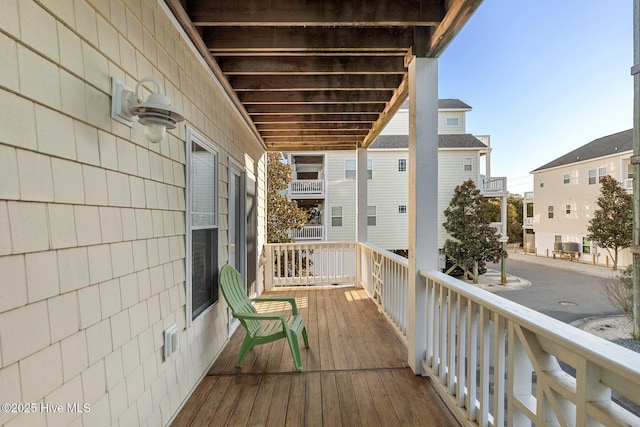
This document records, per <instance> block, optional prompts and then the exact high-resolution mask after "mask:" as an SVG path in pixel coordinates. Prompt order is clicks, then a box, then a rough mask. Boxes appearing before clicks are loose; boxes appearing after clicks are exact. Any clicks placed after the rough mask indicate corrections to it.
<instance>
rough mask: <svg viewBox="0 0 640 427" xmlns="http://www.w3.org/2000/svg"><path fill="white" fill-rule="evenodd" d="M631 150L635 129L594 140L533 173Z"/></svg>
mask: <svg viewBox="0 0 640 427" xmlns="http://www.w3.org/2000/svg"><path fill="white" fill-rule="evenodd" d="M629 150H633V129H629V130H625V131H622V132H618V133H614V134H612V135H607V136H603V137H602V138H598V139H594V140H593V141H591V142H590V143H588V144H585V145H583V146H582V147H579V148H576V149H575V150H573V151H571V152H569V153H567V154H565V155H563V156H560V157H558V158H557V159H555V160H552V161H550V162H549V163H547V164H545V165H543V166H540V167H539V168H537V169H534V170H532V171H531V173H533V172H539V171H542V170H545V169H551V168H555V167H558V166H565V165H570V164H572V163H577V162H583V161H585V160H592V159H597V158H598V157H604V156H610V155H612V154H616V153H620V152H623V151H629Z"/></svg>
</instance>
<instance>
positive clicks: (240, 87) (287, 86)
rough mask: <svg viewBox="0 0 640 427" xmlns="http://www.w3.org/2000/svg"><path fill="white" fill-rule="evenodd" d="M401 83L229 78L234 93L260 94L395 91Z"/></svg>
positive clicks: (356, 78) (348, 77)
mask: <svg viewBox="0 0 640 427" xmlns="http://www.w3.org/2000/svg"><path fill="white" fill-rule="evenodd" d="M401 82H402V75H400V74H331V75H308V74H306V75H300V74H297V75H262V76H259V77H256V76H229V83H230V84H231V86H233V87H234V89H235V90H236V91H237V92H242V91H260V90H269V91H276V90H287V91H288V90H314V89H327V88H331V90H353V89H359V90H373V89H391V90H395V89H396V88H397V87H398V86H399V85H400V83H401Z"/></svg>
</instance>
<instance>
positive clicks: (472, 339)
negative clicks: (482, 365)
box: [465, 300, 478, 421]
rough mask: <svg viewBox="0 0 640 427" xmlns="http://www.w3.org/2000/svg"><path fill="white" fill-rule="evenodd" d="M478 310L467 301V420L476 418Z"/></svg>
mask: <svg viewBox="0 0 640 427" xmlns="http://www.w3.org/2000/svg"><path fill="white" fill-rule="evenodd" d="M477 348H478V310H477V305H476V303H474V302H473V301H471V300H468V302H467V352H468V353H467V354H468V357H467V374H468V376H469V380H468V381H467V398H466V400H465V406H466V408H467V417H468V418H469V421H475V420H476V414H477V411H476V408H477V406H476V397H477V393H476V392H477V385H476V384H477V381H478V373H477V372H478V351H477Z"/></svg>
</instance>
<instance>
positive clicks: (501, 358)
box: [493, 313, 507, 427]
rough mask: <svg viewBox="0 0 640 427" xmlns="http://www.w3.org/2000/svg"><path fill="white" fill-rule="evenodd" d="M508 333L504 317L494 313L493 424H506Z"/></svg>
mask: <svg viewBox="0 0 640 427" xmlns="http://www.w3.org/2000/svg"><path fill="white" fill-rule="evenodd" d="M506 340H507V334H506V329H505V321H504V318H503V317H501V316H500V315H499V314H498V313H493V343H494V345H493V424H494V426H501V427H502V426H504V421H505V420H504V418H505V413H504V396H505V394H504V393H505V379H504V374H505V363H506V361H505V344H506Z"/></svg>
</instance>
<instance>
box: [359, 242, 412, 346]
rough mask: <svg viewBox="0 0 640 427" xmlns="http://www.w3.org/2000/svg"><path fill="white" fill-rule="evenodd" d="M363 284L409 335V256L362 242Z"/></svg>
mask: <svg viewBox="0 0 640 427" xmlns="http://www.w3.org/2000/svg"><path fill="white" fill-rule="evenodd" d="M360 257H361V258H360V262H361V266H362V277H361V284H362V286H363V287H364V288H365V289H366V290H367V291H368V293H369V295H371V296H372V297H373V299H374V300H375V301H376V303H378V305H379V306H380V310H381V311H382V312H383V313H384V314H385V315H386V316H387V317H388V318H389V320H391V322H392V323H393V324H394V325H395V326H396V327H397V328H398V330H399V331H400V332H401V333H402V336H404V337H405V339H406V334H407V323H408V318H407V316H408V312H407V307H408V306H407V290H408V287H409V285H408V281H409V260H408V259H406V258H403V257H401V256H400V255H396V254H394V253H391V252H388V251H385V250H384V249H380V248H377V247H375V246H371V245H368V244H364V243H363V244H360Z"/></svg>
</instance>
